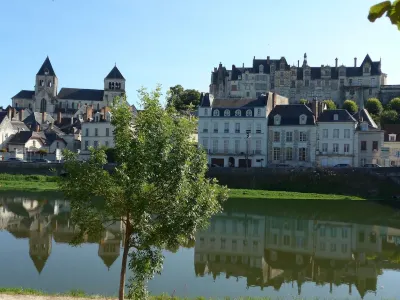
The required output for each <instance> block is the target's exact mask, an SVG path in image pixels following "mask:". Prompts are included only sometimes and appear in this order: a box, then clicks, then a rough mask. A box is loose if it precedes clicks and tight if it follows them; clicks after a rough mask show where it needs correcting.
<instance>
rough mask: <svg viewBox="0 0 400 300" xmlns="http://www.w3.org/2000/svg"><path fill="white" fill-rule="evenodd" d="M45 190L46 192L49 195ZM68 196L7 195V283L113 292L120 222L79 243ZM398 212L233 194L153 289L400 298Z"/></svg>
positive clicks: (1, 219)
mask: <svg viewBox="0 0 400 300" xmlns="http://www.w3.org/2000/svg"><path fill="white" fill-rule="evenodd" d="M44 198H46V197H44ZM69 215H70V208H69V203H68V202H67V201H64V200H61V199H46V200H44V199H32V198H29V197H23V196H19V197H17V196H0V286H2V287H25V288H35V289H42V290H46V291H48V292H66V291H69V290H72V289H81V290H84V291H85V292H87V293H93V294H105V295H115V294H116V289H117V287H118V278H119V268H120V264H121V256H120V246H121V231H122V230H123V229H122V226H121V224H116V225H115V226H113V227H111V228H109V231H107V232H104V234H103V238H102V239H101V241H96V240H90V239H88V240H87V243H85V244H83V245H82V246H80V247H75V248H74V247H71V246H69V244H68V242H69V241H70V240H71V238H72V236H73V233H74V226H73V225H72V224H71V223H70V220H69ZM399 283H400V213H399V211H397V210H396V209H394V208H391V207H390V206H385V205H381V204H376V203H369V202H342V201H332V202H326V201H279V202H276V201H266V202H260V201H251V200H243V201H241V202H232V201H231V202H228V203H227V205H226V207H225V211H224V213H222V214H220V215H217V216H215V217H213V218H212V220H211V225H210V228H209V229H208V230H207V231H204V232H199V233H198V234H197V237H196V243H195V245H194V247H192V248H180V249H179V250H177V251H176V252H175V253H172V252H169V251H165V264H164V270H163V273H162V275H160V276H157V277H156V278H155V279H154V280H152V281H151V282H150V285H149V288H150V291H151V293H152V294H161V293H164V292H167V293H171V294H172V293H174V294H175V295H179V296H189V297H194V296H199V295H203V296H213V297H222V296H231V297H233V296H280V297H285V298H287V297H290V296H297V295H299V294H300V295H301V296H304V297H311V296H320V297H332V296H335V297H337V298H342V297H343V298H345V297H353V298H359V297H360V296H364V299H376V298H379V299H381V298H382V297H384V298H388V297H390V298H392V299H393V298H396V297H397V298H396V299H400V296H398V295H400V288H399V287H398V286H399Z"/></svg>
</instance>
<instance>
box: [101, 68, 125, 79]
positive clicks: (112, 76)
mask: <svg viewBox="0 0 400 300" xmlns="http://www.w3.org/2000/svg"><path fill="white" fill-rule="evenodd" d="M105 79H123V80H125V78H124V76H122V74H121V72H120V71H119V70H118V68H117V66H115V67H114V68H112V70H111V71H110V73H108V75H107V77H106V78H105Z"/></svg>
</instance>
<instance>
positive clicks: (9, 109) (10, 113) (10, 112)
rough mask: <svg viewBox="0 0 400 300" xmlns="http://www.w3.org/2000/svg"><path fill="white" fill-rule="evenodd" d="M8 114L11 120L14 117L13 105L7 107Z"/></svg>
mask: <svg viewBox="0 0 400 300" xmlns="http://www.w3.org/2000/svg"><path fill="white" fill-rule="evenodd" d="M7 116H8V118H9V119H10V120H11V118H12V108H11V107H9V108H8V109H7Z"/></svg>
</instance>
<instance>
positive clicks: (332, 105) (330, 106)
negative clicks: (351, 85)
mask: <svg viewBox="0 0 400 300" xmlns="http://www.w3.org/2000/svg"><path fill="white" fill-rule="evenodd" d="M322 102H323V103H325V104H326V107H327V109H328V110H332V109H336V103H335V102H334V101H333V100H324V101H322Z"/></svg>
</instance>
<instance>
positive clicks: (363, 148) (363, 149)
mask: <svg viewBox="0 0 400 300" xmlns="http://www.w3.org/2000/svg"><path fill="white" fill-rule="evenodd" d="M361 151H367V141H361Z"/></svg>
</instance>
